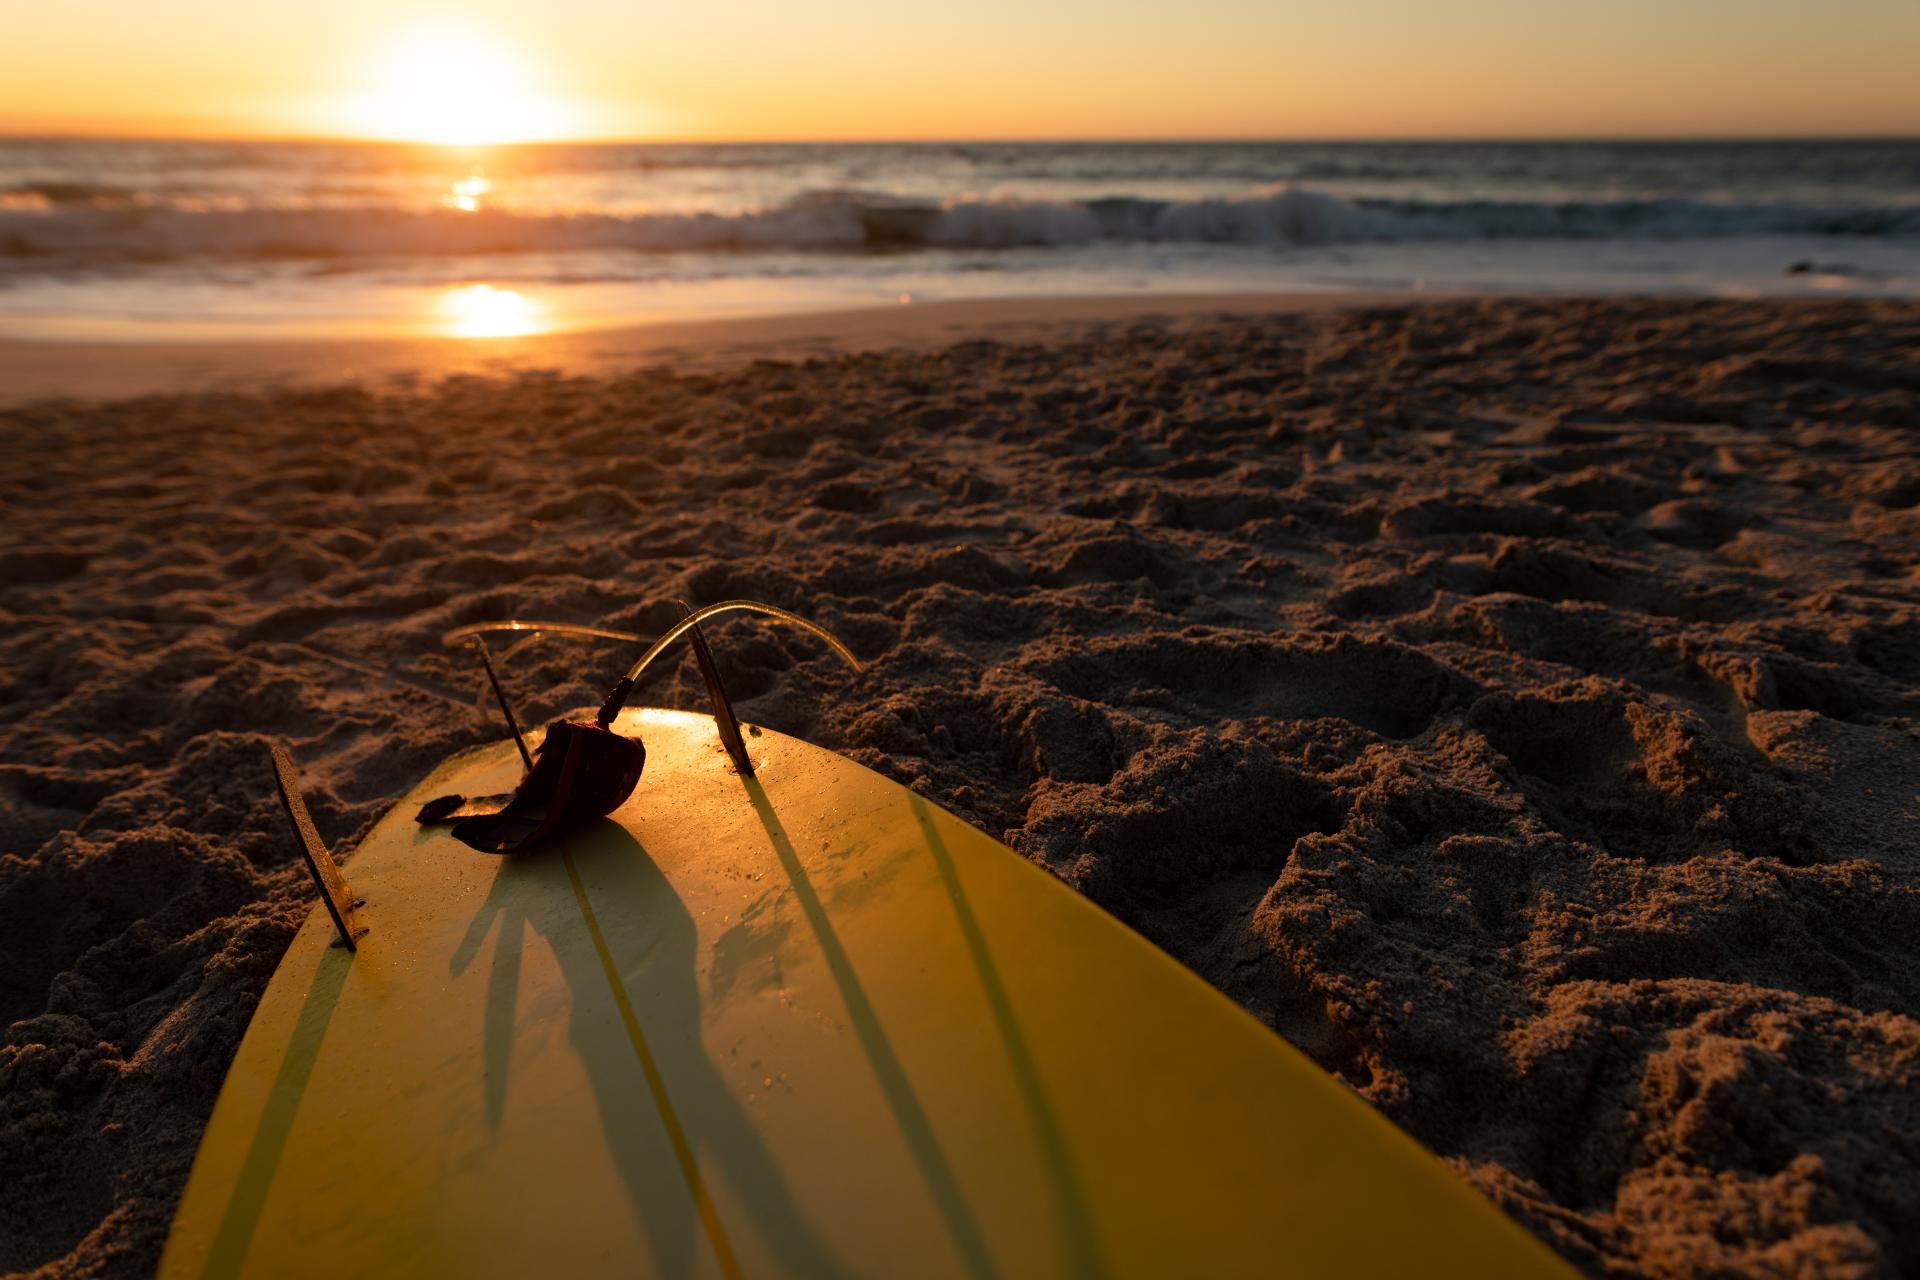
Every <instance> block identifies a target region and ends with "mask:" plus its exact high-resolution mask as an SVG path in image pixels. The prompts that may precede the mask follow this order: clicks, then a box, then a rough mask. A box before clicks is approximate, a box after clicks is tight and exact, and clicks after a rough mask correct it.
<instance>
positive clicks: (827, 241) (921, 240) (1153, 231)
mask: <svg viewBox="0 0 1920 1280" xmlns="http://www.w3.org/2000/svg"><path fill="white" fill-rule="evenodd" d="M5 194H6V193H0V196H4V195H5ZM11 196H12V198H11V199H5V198H0V257H4V258H11V259H14V260H15V264H14V265H15V268H16V269H18V268H19V267H20V266H22V265H24V264H25V262H26V261H27V260H32V259H52V260H59V261H65V262H75V261H81V262H112V261H124V262H153V261H166V260H178V259H190V258H219V259H304V258H311V259H349V260H351V259H361V258H404V257H418V256H446V255H459V256H479V255H488V254H508V253H534V252H539V253H552V252H566V251H571V250H630V251H635V252H656V253H665V252H728V251H742V252H750V251H756V250H760V251H772V250H798V251H806V250H819V251H839V252H859V251H882V250H907V249H916V248H955V249H975V250H993V249H1011V248H1030V247H1045V246H1055V245H1059V246H1066V245H1086V244H1094V243H1101V242H1109V243H1143V244H1144V243H1187V244H1232V245H1249V246H1271V247H1275V248H1286V247H1293V246H1317V245H1332V244H1342V243H1362V242H1369V241H1373V242H1378V241H1416V240H1449V239H1451V240H1477V239H1568V238H1578V239H1587V238H1646V239H1677V238H1721V237H1736V236H1755V235H1798V236H1870V237H1885V236H1914V235H1920V205H1911V204H1906V205H1827V206H1820V205H1804V204H1792V203H1765V204H1751V203H1750V204H1739V203H1718V202H1712V201H1700V200H1685V199H1637V200H1605V201H1564V202H1549V201H1499V200H1461V201H1419V200H1386V199H1343V198H1341V197H1338V196H1334V195H1331V194H1328V193H1326V192H1322V191H1316V190H1313V189H1311V188H1306V187H1298V186H1285V187H1277V188H1272V189H1269V190H1265V191H1262V192H1259V193H1257V194H1254V195H1249V196H1245V197H1240V198H1233V199H1224V198H1223V199H1205V200H1157V199H1146V198H1141V197H1135V196H1113V197H1107V198H1102V199H1092V200H1081V201H1056V200H1023V199H991V198H976V197H962V198H955V199H952V200H948V201H945V202H942V203H930V202H923V201H914V200H908V199H901V198H895V197H890V196H888V195H886V194H885V193H876V192H864V191H846V190H830V191H816V192H812V193H809V194H808V195H806V196H803V197H801V198H799V199H795V200H792V201H789V202H786V203H784V204H781V205H778V206H775V207H772V208H767V209H761V210H758V211H755V212H750V213H742V214H719V213H665V214H635V215H616V214H607V213H573V214H548V215H534V214H524V213H516V212H508V211H504V210H497V209H486V208H482V209H479V210H477V211H473V212H465V211H461V210H457V209H433V210H407V209H398V208H391V207H378V206H368V207H350V208H315V207H295V208H237V209H236V208H228V207H215V208H208V207H198V208H192V207H179V206H145V205H131V204H127V203H125V202H122V201H120V200H117V199H115V198H113V195H112V194H111V193H110V192H108V191H105V190H102V189H98V188H94V189H82V188H79V187H76V186H65V187H62V188H60V189H54V190H50V189H49V188H48V186H45V185H42V186H39V187H37V188H35V189H33V190H31V191H29V190H26V189H23V188H15V189H14V190H13V191H12V193H11Z"/></svg>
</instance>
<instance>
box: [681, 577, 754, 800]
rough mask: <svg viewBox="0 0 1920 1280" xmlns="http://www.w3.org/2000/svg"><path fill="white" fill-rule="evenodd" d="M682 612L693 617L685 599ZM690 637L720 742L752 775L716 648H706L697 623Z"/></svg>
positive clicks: (746, 775)
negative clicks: (711, 706)
mask: <svg viewBox="0 0 1920 1280" xmlns="http://www.w3.org/2000/svg"><path fill="white" fill-rule="evenodd" d="M674 603H675V604H677V605H679V606H680V612H681V614H682V615H683V616H685V617H689V618H690V617H692V616H693V610H692V609H690V608H688V607H687V602H686V601H685V600H676V601H674ZM687 639H689V640H691V641H692V642H693V656H694V658H695V660H696V661H698V662H699V664H700V677H701V679H703V680H705V681H706V682H707V701H709V702H711V703H712V704H713V722H714V724H716V725H718V726H719V728H720V742H721V745H723V746H725V747H726V749H727V755H728V756H730V757H731V758H732V759H733V767H734V768H735V769H737V770H738V771H739V773H740V776H741V777H743V778H751V777H752V776H753V761H752V760H751V759H749V758H748V756H747V744H746V743H745V742H744V741H743V740H742V739H741V737H740V722H739V721H738V720H736V719H735V718H734V715H733V703H731V702H729V701H728V700H727V687H726V686H725V685H723V684H721V683H720V668H719V667H717V666H715V665H714V663H713V650H711V649H709V648H707V638H706V637H705V636H703V635H701V634H700V628H699V626H698V625H695V626H693V627H690V628H689V629H688V630H687Z"/></svg>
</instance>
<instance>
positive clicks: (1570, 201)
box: [0, 139, 1920, 340]
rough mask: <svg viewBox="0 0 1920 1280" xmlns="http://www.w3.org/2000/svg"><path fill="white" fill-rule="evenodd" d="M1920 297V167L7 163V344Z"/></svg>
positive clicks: (759, 148)
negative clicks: (986, 315) (1329, 293)
mask: <svg viewBox="0 0 1920 1280" xmlns="http://www.w3.org/2000/svg"><path fill="white" fill-rule="evenodd" d="M1356 289H1428V290H1475V291H1495V292H1507V291H1518V292H1547V293H1595V292H1634V293H1662V294H1692V295H1703V296H1718V297H1746V296H1751V297H1760V296H1794V295H1806V294H1827V295H1830V294H1836V293H1852V294H1876V295H1902V296H1920V141H1910V140H1909V141H1903V140H1891V141H1887V140H1879V141H1875V140H1863V141H1797V142H1701V143H1684V142H1632V143H1624V142H1623V143H1603V142H1567V143H1551V142H1503V143H1350V142H1342V143H1303V142H1219V143H1110V142H1098V143H1094V142H1087V143H916V144H864V145H843V144H771V143H766V144H591V145H589V144H568V145H523V146H512V147H496V148H487V149H481V150H473V149H468V150H462V149H452V148H445V147H424V146H407V145H398V144H390V143H360V142H204V141H110V140H72V139H59V140H53V139H48V140H38V139H10V140H8V139H0V336H4V337H13V338H43V339H114V340H166V339H202V338H208V339H246V338H261V337H299V336H323V335H334V336H342V335H354V336H374V335H382V336H385V335H430V334H453V335H465V336H488V335H502V334H516V333H526V332H534V331H540V330H548V329H569V328H586V327H592V326H596V325H605V324H618V323H625V322H635V321H646V320H656V319H665V318H675V317H683V316H701V315H731V314H753V313H774V312H781V311H794V310H808V309H829V308H838V307H850V306H866V305H912V304H914V303H920V302H930V301H937V300H941V299H951V298H981V297H1013V296H1033V295H1048V294H1051V295H1062V294H1103V293H1118V292H1128V293H1133V292H1166V293H1193V292H1212V291H1307V290H1314V291H1321V290H1356Z"/></svg>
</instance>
